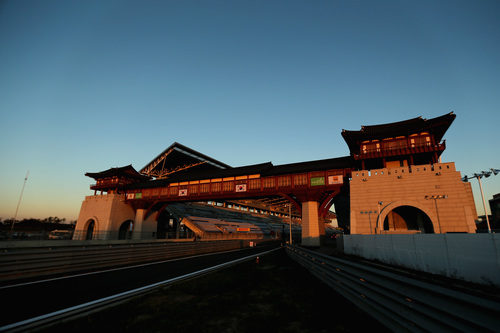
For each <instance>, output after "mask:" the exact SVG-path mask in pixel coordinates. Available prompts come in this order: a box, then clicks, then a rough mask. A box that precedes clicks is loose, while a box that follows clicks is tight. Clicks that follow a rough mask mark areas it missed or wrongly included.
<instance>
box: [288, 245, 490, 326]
mask: <svg viewBox="0 0 500 333" xmlns="http://www.w3.org/2000/svg"><path fill="white" fill-rule="evenodd" d="M286 250H287V253H288V255H289V256H290V257H291V258H292V259H294V260H295V261H297V262H298V263H299V264H301V265H302V266H304V267H305V268H306V269H308V270H309V271H310V272H311V273H312V274H314V275H315V276H316V277H318V278H319V279H320V280H322V281H323V282H324V283H326V284H327V285H328V286H330V287H332V288H333V289H335V290H336V291H337V292H338V293H340V294H341V295H343V296H344V297H346V298H347V299H348V300H350V301H351V302H353V303H354V304H355V305H356V306H358V307H359V308H361V309H362V310H364V311H366V312H367V313H369V314H370V315H371V316H373V317H374V318H375V319H377V320H378V321H380V322H381V323H382V324H383V325H385V326H386V327H388V328H389V329H391V330H393V331H396V332H403V331H408V332H443V331H464V332H477V331H483V332H484V331H496V332H498V330H499V329H500V301H498V300H496V299H493V298H491V299H490V298H486V297H484V298H483V297H478V296H476V295H472V294H469V293H466V292H463V291H458V290H454V289H448V288H444V287H443V286H440V285H437V284H432V283H428V282H423V281H420V280H417V279H414V278H411V277H409V276H406V275H404V274H401V273H396V272H395V271H390V270H385V269H384V270H382V269H380V268H376V267H374V266H371V265H366V264H360V263H357V262H353V261H349V260H345V259H341V258H336V257H331V256H327V255H324V254H321V253H318V252H315V251H311V250H307V249H304V248H300V247H295V246H287V247H286Z"/></svg>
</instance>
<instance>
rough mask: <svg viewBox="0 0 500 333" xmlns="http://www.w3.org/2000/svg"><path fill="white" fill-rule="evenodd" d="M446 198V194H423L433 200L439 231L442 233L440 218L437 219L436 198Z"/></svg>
mask: <svg viewBox="0 0 500 333" xmlns="http://www.w3.org/2000/svg"><path fill="white" fill-rule="evenodd" d="M446 198H448V196H447V195H426V196H425V199H431V200H434V207H436V216H437V220H438V227H439V233H442V230H441V220H440V219H439V210H438V205H437V200H438V199H446Z"/></svg>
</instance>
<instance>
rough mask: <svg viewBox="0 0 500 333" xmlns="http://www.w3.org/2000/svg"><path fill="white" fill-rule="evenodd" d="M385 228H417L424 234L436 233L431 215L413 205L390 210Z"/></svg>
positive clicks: (390, 229)
mask: <svg viewBox="0 0 500 333" xmlns="http://www.w3.org/2000/svg"><path fill="white" fill-rule="evenodd" d="M384 230H385V231H397V230H400V231H401V230H415V231H420V232H421V233H423V234H424V233H425V234H433V233H434V227H433V225H432V221H431V219H430V218H429V216H427V214H425V213H424V212H423V211H421V210H420V209H418V208H415V207H412V206H399V207H396V208H394V209H393V210H392V211H390V212H389V213H388V214H387V216H386V218H385V219H384Z"/></svg>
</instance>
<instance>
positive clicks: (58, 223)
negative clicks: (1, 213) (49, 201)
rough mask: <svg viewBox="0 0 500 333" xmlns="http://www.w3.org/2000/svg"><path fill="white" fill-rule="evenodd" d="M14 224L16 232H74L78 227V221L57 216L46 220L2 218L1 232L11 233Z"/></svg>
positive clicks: (0, 221)
mask: <svg viewBox="0 0 500 333" xmlns="http://www.w3.org/2000/svg"><path fill="white" fill-rule="evenodd" d="M12 222H15V223H14V231H24V232H28V231H29V232H50V231H52V230H56V229H58V230H73V229H74V228H75V225H76V221H69V222H67V221H66V219H65V218H62V219H61V218H58V217H57V216H50V217H47V218H44V219H35V218H29V219H22V220H14V219H6V220H2V219H1V218H0V230H2V231H9V230H10V229H11V227H12Z"/></svg>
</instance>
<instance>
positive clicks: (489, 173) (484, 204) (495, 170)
mask: <svg viewBox="0 0 500 333" xmlns="http://www.w3.org/2000/svg"><path fill="white" fill-rule="evenodd" d="M490 170H491V171H481V173H475V174H474V176H471V177H468V176H464V178H462V180H463V181H464V182H467V181H469V178H477V182H478V183H479V190H480V191H481V198H482V199H483V208H484V216H486V226H487V227H488V233H491V226H490V219H489V218H488V212H487V211H486V201H484V193H483V186H482V185H481V178H482V177H484V178H488V177H489V176H491V174H492V173H493V175H494V176H496V175H497V174H498V173H499V172H500V170H499V169H493V168H492V169H490Z"/></svg>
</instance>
